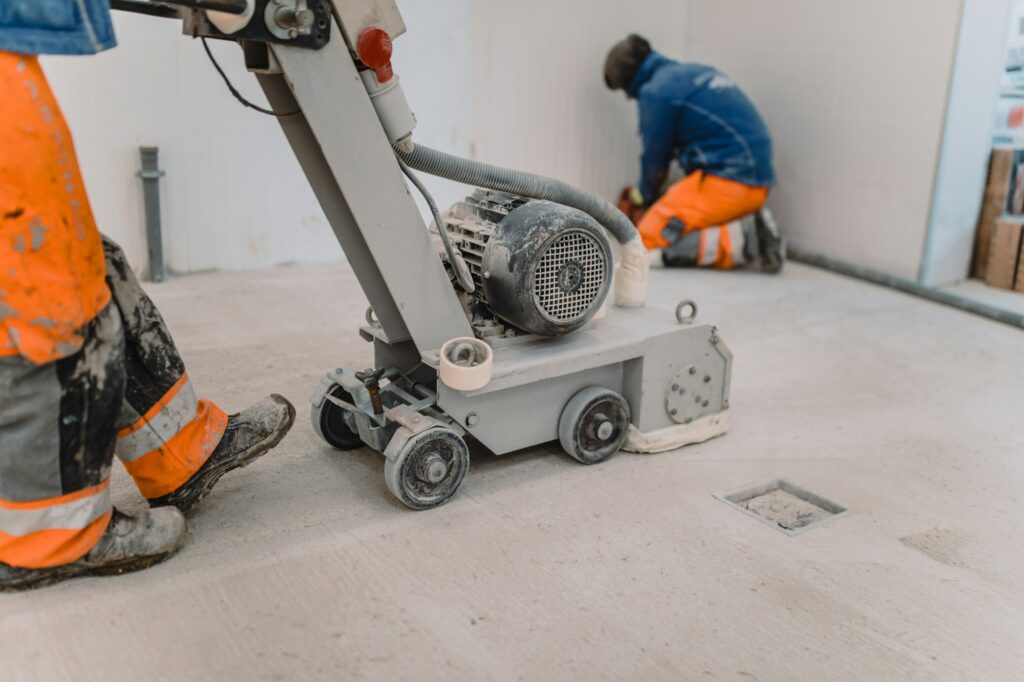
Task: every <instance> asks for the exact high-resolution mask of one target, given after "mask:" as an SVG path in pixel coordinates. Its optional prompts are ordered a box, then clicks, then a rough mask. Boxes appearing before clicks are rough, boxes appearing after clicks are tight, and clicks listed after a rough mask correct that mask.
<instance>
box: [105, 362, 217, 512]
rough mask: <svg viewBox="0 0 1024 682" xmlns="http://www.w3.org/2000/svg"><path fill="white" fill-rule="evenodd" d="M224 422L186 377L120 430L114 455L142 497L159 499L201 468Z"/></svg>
mask: <svg viewBox="0 0 1024 682" xmlns="http://www.w3.org/2000/svg"><path fill="white" fill-rule="evenodd" d="M227 420H228V418H227V415H226V414H225V413H224V411H223V410H221V409H220V408H218V407H217V406H216V405H214V404H213V403H211V402H210V401H208V400H198V399H197V398H196V394H195V390H194V389H193V388H192V382H190V381H189V378H188V374H187V373H186V374H182V375H181V378H180V379H179V380H178V381H177V383H175V384H174V385H173V386H171V388H170V389H169V390H168V391H167V393H165V394H164V396H163V397H162V398H161V399H160V400H159V401H157V403H156V404H155V405H153V407H152V408H150V409H149V410H148V411H147V412H146V414H144V415H143V416H142V417H140V418H139V419H138V420H137V421H136V422H135V423H134V424H132V425H131V426H129V427H127V428H125V429H121V430H120V431H118V433H117V447H116V452H117V456H118V457H119V458H120V460H121V461H122V462H123V463H124V468H125V469H126V470H127V471H128V473H129V474H131V476H132V478H134V479H135V484H136V485H137V486H138V487H139V491H140V492H141V493H142V494H143V495H144V496H145V497H147V498H154V497H160V496H162V495H166V494H168V493H170V492H173V491H174V490H176V489H177V488H178V487H179V486H181V484H183V483H185V482H186V481H188V479H189V478H191V477H192V475H193V474H194V473H196V472H197V471H198V470H199V468H200V467H201V466H203V464H204V463H205V462H206V460H207V459H208V458H209V457H210V455H211V454H212V453H213V450H214V449H215V448H216V447H217V443H218V442H220V439H221V436H223V435H224V429H225V428H227Z"/></svg>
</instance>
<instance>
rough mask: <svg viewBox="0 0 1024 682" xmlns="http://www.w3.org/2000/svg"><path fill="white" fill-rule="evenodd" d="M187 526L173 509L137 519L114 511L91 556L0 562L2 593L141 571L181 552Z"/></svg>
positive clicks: (148, 512) (142, 513)
mask: <svg viewBox="0 0 1024 682" xmlns="http://www.w3.org/2000/svg"><path fill="white" fill-rule="evenodd" d="M186 531H187V525H186V523H185V517H184V515H183V514H182V513H181V512H180V511H178V510H177V509H175V508H173V507H169V508H166V509H144V510H142V511H140V512H139V513H138V514H136V515H134V516H130V515H128V514H125V513H122V512H121V511H118V510H117V509H114V512H113V515H112V516H111V517H110V525H108V526H107V530H106V532H104V533H103V535H101V536H100V540H99V542H97V543H96V546H95V547H93V548H92V549H91V550H90V551H89V553H88V554H86V555H85V556H84V557H82V558H81V559H79V560H78V561H74V562H72V563H70V564H65V565H63V566H53V567H52V568H17V567H15V566H8V565H7V564H4V563H0V592H20V591H22V590H31V589H34V588H37V587H45V586H46V585H52V584H54V583H59V582H61V581H62V580H67V579H68V578H79V577H82V576H87V575H118V574H121V573H131V572H132V571H141V570H142V569H144V568H148V567H149V566H152V565H153V564H157V563H160V562H161V561H163V560H164V559H166V558H168V557H170V556H171V555H172V554H174V553H175V552H177V551H178V550H179V549H181V546H182V545H183V544H185V534H186Z"/></svg>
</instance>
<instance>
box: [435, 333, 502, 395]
mask: <svg viewBox="0 0 1024 682" xmlns="http://www.w3.org/2000/svg"><path fill="white" fill-rule="evenodd" d="M467 347H468V348H469V349H471V350H467ZM493 367H494V351H492V350H491V347H490V346H488V345H487V344H486V343H484V342H483V341H481V340H479V339H474V338H471V337H468V336H460V337H458V338H454V339H452V340H450V341H448V342H446V343H445V344H444V345H443V346H441V367H440V369H439V371H438V374H439V375H440V377H441V381H443V382H444V384H445V385H446V386H448V387H449V388H454V389H455V390H456V391H475V390H477V389H480V388H483V387H484V386H486V385H487V382H489V381H490V380H491V370H492V369H493Z"/></svg>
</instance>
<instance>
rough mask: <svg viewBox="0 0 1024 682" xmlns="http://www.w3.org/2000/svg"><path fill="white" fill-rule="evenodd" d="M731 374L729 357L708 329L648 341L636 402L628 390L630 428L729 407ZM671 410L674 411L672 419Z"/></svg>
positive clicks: (660, 425) (657, 425) (658, 424)
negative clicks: (630, 416) (631, 409)
mask: <svg viewBox="0 0 1024 682" xmlns="http://www.w3.org/2000/svg"><path fill="white" fill-rule="evenodd" d="M687 331H689V332H690V333H686V332H687ZM701 332H702V333H701ZM719 345H721V346H722V349H721V350H720V349H719ZM723 351H724V353H723ZM731 370H732V355H731V354H730V353H729V352H728V349H726V348H725V347H724V344H722V341H721V339H720V338H719V336H718V333H717V332H716V331H715V330H714V328H712V327H704V328H702V329H700V330H699V332H698V330H696V329H692V328H691V329H690V330H685V328H684V329H683V330H680V333H677V334H670V335H664V336H657V337H654V338H652V339H649V340H648V342H647V344H646V345H645V346H644V352H643V365H642V377H643V378H642V379H641V388H640V393H641V399H640V401H639V402H634V401H633V399H632V397H631V396H629V395H628V393H629V392H630V391H627V399H629V401H630V405H631V406H632V407H633V424H634V425H635V426H636V427H637V428H638V429H639V430H640V431H643V432H648V431H654V430H655V429H661V428H664V427H666V426H675V425H677V424H680V423H685V420H686V419H691V420H696V419H699V418H700V417H703V416H706V415H709V414H715V413H717V412H721V411H722V410H724V409H725V408H727V407H728V399H729V381H730V378H731V376H730V375H731ZM634 371H635V370H634ZM627 378H633V381H632V382H631V383H633V387H634V388H633V391H634V392H635V378H634V377H627ZM673 387H675V388H673ZM705 403H707V404H706V405H705ZM670 409H675V410H677V413H676V415H675V418H673V415H670V414H669V410H670Z"/></svg>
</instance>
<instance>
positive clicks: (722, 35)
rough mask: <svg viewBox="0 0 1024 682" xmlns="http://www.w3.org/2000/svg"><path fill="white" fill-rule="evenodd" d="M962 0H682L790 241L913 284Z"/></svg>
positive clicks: (696, 48) (693, 42)
mask: <svg viewBox="0 0 1024 682" xmlns="http://www.w3.org/2000/svg"><path fill="white" fill-rule="evenodd" d="M960 11H961V0H828V1H823V0H773V1H772V2H757V1H755V0H691V13H690V23H689V34H688V36H689V40H688V46H687V56H688V57H690V58H692V59H694V60H698V61H704V62H708V63H711V64H714V65H716V66H718V67H719V68H721V69H722V70H724V71H725V72H726V73H728V74H730V75H731V76H732V77H733V78H734V79H735V80H736V81H737V82H738V83H739V84H740V85H741V86H742V87H743V88H745V89H746V91H747V92H748V93H749V94H750V96H751V97H752V99H753V100H754V102H755V103H756V104H757V106H758V108H759V109H760V110H761V112H762V113H763V114H764V116H765V118H766V119H767V122H768V126H769V128H770V129H771V131H772V133H773V137H774V141H775V159H776V166H777V171H778V179H779V184H778V187H777V188H776V189H775V190H774V191H773V192H772V194H771V197H770V199H769V204H770V205H771V207H772V208H773V210H774V212H775V213H776V215H777V218H778V219H779V221H780V223H781V225H782V227H783V229H784V230H785V231H786V234H787V235H789V237H790V238H791V239H792V241H793V242H794V243H795V244H798V245H800V246H803V247H804V248H806V249H810V250H814V251H817V252H820V253H824V254H827V255H830V256H832V257H836V258H841V259H843V260H847V261H851V262H854V263H858V264H861V265H866V266H870V267H874V268H877V269H879V270H883V271H885V272H888V273H891V274H895V275H899V276H902V277H907V278H911V279H913V278H916V277H917V276H918V269H919V266H920V263H921V258H922V252H923V249H924V242H925V232H926V227H927V225H928V219H929V209H930V205H931V197H932V186H933V182H934V179H935V168H936V163H937V161H938V158H939V146H940V140H941V137H942V130H943V122H944V120H945V110H946V100H947V95H948V91H949V79H950V72H951V69H952V65H953V56H954V52H955V47H956V38H957V30H958V25H959V19H960Z"/></svg>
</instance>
